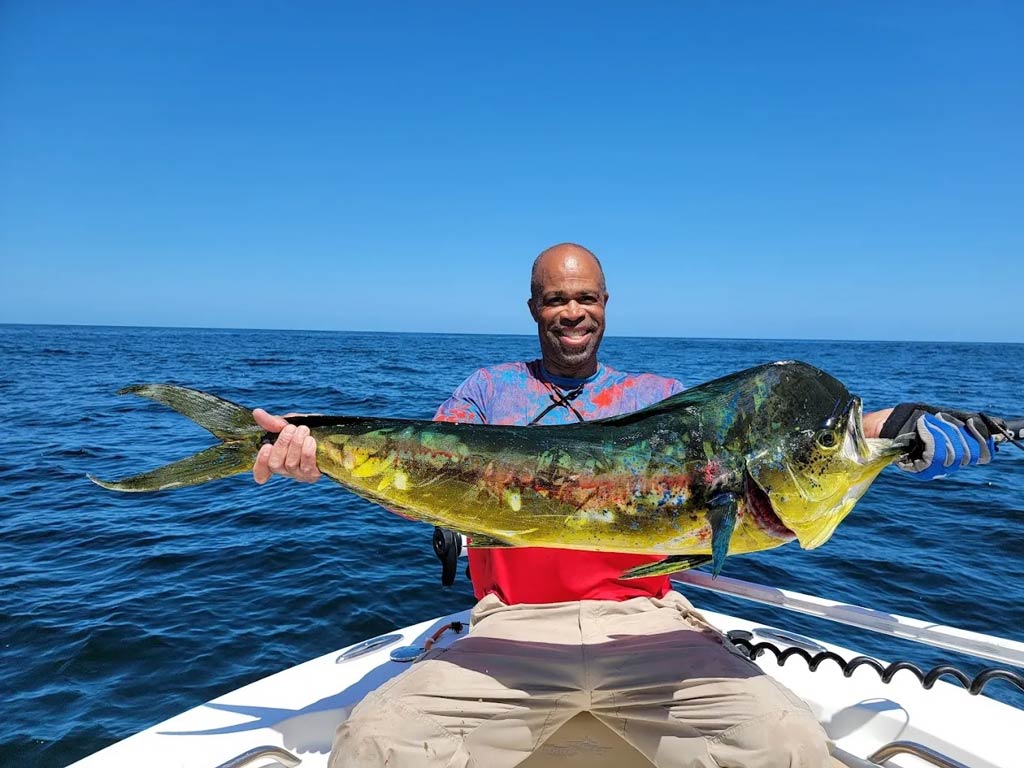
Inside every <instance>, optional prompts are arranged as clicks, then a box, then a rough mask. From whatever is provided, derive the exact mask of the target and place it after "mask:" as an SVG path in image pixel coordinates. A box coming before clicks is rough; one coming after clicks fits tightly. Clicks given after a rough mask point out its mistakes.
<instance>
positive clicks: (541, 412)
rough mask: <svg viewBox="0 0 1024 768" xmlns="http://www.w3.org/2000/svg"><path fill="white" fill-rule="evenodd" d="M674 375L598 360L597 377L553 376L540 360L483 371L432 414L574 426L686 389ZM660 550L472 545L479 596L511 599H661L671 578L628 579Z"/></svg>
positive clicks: (445, 418)
mask: <svg viewBox="0 0 1024 768" xmlns="http://www.w3.org/2000/svg"><path fill="white" fill-rule="evenodd" d="M682 389H683V385H682V384H681V383H680V382H678V381H676V380H675V379H667V378H664V377H661V376H655V375H652V374H648V373H644V374H630V373H623V372H621V371H617V370H615V369H614V368H611V367H609V366H606V365H598V368H597V371H596V372H595V373H594V375H593V376H590V377H589V378H586V379H566V378H562V377H558V376H552V375H550V374H548V373H547V372H546V371H545V370H544V367H543V365H542V364H541V361H539V360H535V361H533V362H530V363H506V364H504V365H496V366H492V367H489V368H481V369H479V370H478V371H476V372H475V373H473V374H472V375H471V376H470V377H469V378H468V379H466V381H464V382H463V383H462V384H461V385H460V386H459V387H458V389H456V390H455V392H454V394H452V396H451V397H450V398H449V399H448V400H446V401H445V402H444V403H442V404H441V407H440V408H438V410H437V413H436V414H435V416H434V419H435V420H437V421H456V422H466V423H477V424H504V425H529V424H572V423H574V422H576V421H590V420H592V419H602V418H607V417H609V416H618V415H619V414H623V413H630V412H632V411H636V410H639V409H641V408H645V407H647V406H648V405H652V404H653V403H656V402H658V401H660V400H664V399H665V398H666V397H669V396H670V395H674V394H676V393H677V392H681V391H682ZM659 559H661V558H660V557H659V556H656V555H636V554H626V553H615V552H584V551H579V550H568V549H552V548H541V547H515V548H509V549H470V551H469V568H470V574H471V576H472V579H473V589H474V592H475V593H476V596H477V598H478V599H479V598H482V597H483V596H484V595H487V594H494V595H497V597H498V598H499V599H501V600H502V601H503V602H505V603H506V604H513V603H557V602H566V601H572V600H626V599H629V598H631V597H638V596H653V597H661V596H663V595H664V594H665V593H666V592H667V591H668V590H669V580H668V577H667V576H656V577H652V578H646V579H631V580H625V579H622V578H620V576H621V574H622V573H623V572H624V571H626V570H627V569H629V568H632V567H634V566H636V565H641V564H644V563H649V562H653V561H656V560H659Z"/></svg>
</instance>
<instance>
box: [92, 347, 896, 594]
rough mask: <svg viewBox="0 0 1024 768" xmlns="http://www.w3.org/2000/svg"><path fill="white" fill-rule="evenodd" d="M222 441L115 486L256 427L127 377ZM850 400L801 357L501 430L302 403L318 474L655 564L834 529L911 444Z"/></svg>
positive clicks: (219, 460)
mask: <svg viewBox="0 0 1024 768" xmlns="http://www.w3.org/2000/svg"><path fill="white" fill-rule="evenodd" d="M121 393H122V394H124V393H131V394H136V395H141V396H143V397H147V398H151V399H153V400H156V401H157V402H160V403H163V404H164V405H167V406H169V407H171V408H174V409H175V410H177V411H179V412H180V413H182V414H184V415H185V416H187V417H189V418H190V419H192V420H194V421H195V422H197V423H198V424H200V425H201V426H203V427H205V428H206V429H207V430H209V431H210V432H211V433H213V435H215V436H216V437H218V438H220V440H221V441H222V442H221V443H219V444H217V445H215V446H213V447H211V448H208V449H207V450H205V451H201V452H200V453H197V454H195V455H193V456H191V457H189V458H186V459H183V460H181V461H178V462H175V463H173V464H168V465H166V466H163V467H160V468H158V469H154V470H152V471H149V472H144V473H142V474H139V475H135V476H133V477H128V478H125V479H123V480H118V481H104V480H97V479H96V478H92V479H93V480H94V481H95V482H97V483H98V484H99V485H101V486H103V487H104V488H109V489H112V490H118V491H156V490H161V489H165V488H177V487H181V486H188V485H197V484H199V483H205V482H207V481H209V480H214V479H217V478H221V477H228V476H230V475H234V474H239V473H242V472H246V471H249V470H251V469H252V466H253V464H254V462H255V459H256V454H257V453H258V451H259V449H260V446H261V444H263V443H264V442H267V441H272V440H273V439H274V437H275V436H274V435H272V434H268V433H266V432H264V430H263V429H262V428H261V427H259V426H258V425H257V424H256V422H255V421H254V420H253V417H252V412H251V411H250V410H249V409H248V408H244V407H242V406H239V405H236V404H234V403H231V402H229V401H226V400H222V399H221V398H218V397H214V396H213V395H210V394H208V393H205V392H200V391H198V390H194V389H188V388H185V387H178V386H172V385H167V384H141V385H137V386H132V387H127V388H125V389H123V390H121ZM861 415H862V414H861V401H860V398H858V397H857V396H855V395H852V394H850V392H849V391H847V389H846V387H845V386H844V385H843V384H842V383H841V382H839V381H838V380H837V379H835V378H833V377H832V376H830V375H829V374H827V373H825V372H824V371H821V370H819V369H817V368H815V367H813V366H811V365H807V364H806V363H801V362H793V361H791V362H780V363H771V364H768V365H762V366H758V367H755V368H750V369H748V370H745V371H740V372H738V373H734V374H732V375H729V376H725V377H723V378H719V379H716V380H714V381H711V382H708V383H706V384H703V385H700V386H697V387H694V388H692V389H689V390H686V391H684V392H682V393H680V394H678V395H674V396H673V397H669V398H668V399H666V400H663V401H661V402H659V403H656V404H655V405H652V406H650V407H648V408H644V409H643V410H640V411H636V412H634V413H630V414H627V415H623V416H615V417H613V418H607V419H601V420H596V421H589V422H585V423H579V424H568V425H558V426H532V427H515V426H495V425H486V424H483V425H481V424H455V423H447V422H434V421H418V420H409V419H389V418H373V417H355V416H298V417H289V418H288V421H289V422H291V423H293V424H297V425H301V424H305V425H307V426H308V427H309V429H310V433H311V434H312V436H313V437H314V438H315V439H316V443H317V452H316V460H317V465H318V466H319V468H320V470H321V472H323V473H324V474H326V475H327V476H329V477H331V478H332V479H334V480H336V481H337V482H339V483H341V484H342V485H343V486H345V487H346V488H348V489H349V490H350V491H353V492H354V493H356V494H358V495H360V496H362V497H364V498H366V499H369V500H370V501H373V502H375V503H377V504H379V505H380V506H382V507H384V508H386V509H388V510H391V511H393V512H397V513H399V514H401V515H403V516H405V517H409V518H413V519H417V520H422V521H425V522H428V523H432V524H434V525H436V526H440V527H444V528H449V529H453V530H456V531H460V532H462V533H464V534H467V535H468V536H469V537H470V545H471V546H474V547H558V548H566V549H581V550H595V551H608V552H633V553H642V554H653V555H665V556H666V558H665V559H664V560H661V561H657V562H655V563H652V564H647V565H642V566H639V567H637V568H633V569H631V570H630V571H627V572H626V573H625V574H624V575H625V576H626V577H628V578H635V577H640V576H651V575H656V574H662V573H671V572H673V571H677V570H682V569H685V568H690V567H694V566H697V565H702V564H704V563H707V562H710V563H711V564H712V570H713V573H714V575H716V576H717V575H718V573H719V571H720V570H721V568H722V564H723V562H724V560H725V558H726V556H727V555H736V554H742V553H746V552H755V551H759V550H765V549H771V548H773V547H777V546H780V545H782V544H785V543H787V542H790V541H793V540H796V541H798V542H799V544H800V546H802V547H804V548H806V549H811V548H814V547H818V546H820V545H821V544H823V543H824V542H825V541H827V540H828V539H829V537H830V536H831V535H832V533H833V532H834V531H835V529H836V526H838V525H839V523H840V522H841V521H842V520H843V518H845V517H846V515H848V514H849V513H850V510H852V509H853V507H854V505H855V504H856V503H857V501H858V499H860V497H861V496H862V495H863V494H864V492H865V491H866V490H867V489H868V486H869V485H870V484H871V482H872V481H873V480H874V479H875V477H877V475H878V473H879V472H881V471H882V470H883V469H884V468H885V467H886V466H888V465H889V464H890V463H892V462H893V461H895V460H896V459H897V458H898V457H899V456H900V455H901V454H902V453H903V452H904V451H905V450H906V448H905V445H903V444H901V443H900V442H899V441H892V440H882V439H868V438H865V436H864V430H863V427H862V423H861Z"/></svg>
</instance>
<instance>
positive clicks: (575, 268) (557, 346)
mask: <svg viewBox="0 0 1024 768" xmlns="http://www.w3.org/2000/svg"><path fill="white" fill-rule="evenodd" d="M538 266H539V268H538V272H537V274H536V277H538V278H539V286H538V288H539V290H538V291H536V293H535V294H534V296H533V297H532V298H531V299H530V301H529V307H530V313H531V314H532V315H533V319H534V320H536V321H537V333H538V335H539V337H540V348H541V352H542V354H543V357H544V367H545V368H547V370H548V372H549V373H552V374H554V375H556V376H565V377H568V378H585V377H586V376H590V375H591V374H592V373H594V371H596V370H597V348H598V346H599V345H600V344H601V337H603V336H604V308H605V303H606V302H607V301H608V294H607V293H606V292H605V290H604V287H603V280H602V276H601V269H600V267H599V266H598V265H597V263H596V262H595V261H594V260H593V258H591V257H590V256H589V255H587V254H579V253H574V252H569V253H564V254H549V255H548V256H546V257H545V258H544V260H543V261H542V262H541V264H539V265H538Z"/></svg>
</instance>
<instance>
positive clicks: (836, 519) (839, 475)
mask: <svg viewBox="0 0 1024 768" xmlns="http://www.w3.org/2000/svg"><path fill="white" fill-rule="evenodd" d="M804 368H805V369H808V370H806V371H804V374H805V375H801V376H800V377H799V378H798V379H796V380H794V382H793V383H792V387H791V388H787V387H785V386H782V387H780V388H779V392H778V395H779V399H780V400H781V401H782V405H780V406H779V407H778V408H777V409H776V411H775V414H774V419H775V425H776V429H773V431H772V436H771V438H770V439H768V440H766V441H765V447H764V449H763V450H761V451H758V452H756V453H753V454H752V455H750V456H749V458H748V460H747V472H748V474H749V477H750V479H751V480H752V481H753V483H754V486H753V491H754V493H759V492H760V493H763V497H767V499H768V501H769V502H770V504H771V507H772V511H773V512H774V513H775V515H776V516H777V517H778V519H779V520H780V521H781V522H782V524H783V525H784V526H785V527H786V528H787V529H789V531H791V532H792V533H793V534H794V535H795V536H796V538H797V540H798V541H799V542H800V546H802V547H804V548H805V549H813V548H814V547H818V546H820V545H822V544H824V543H825V542H826V541H828V539H829V537H831V536H832V533H833V532H834V531H835V529H836V527H837V526H838V525H839V523H841V522H842V521H843V519H844V518H845V517H846V516H847V515H848V514H849V513H850V510H852V509H853V507H854V505H855V504H856V503H857V501H858V500H859V499H860V497H861V496H863V495H864V492H865V491H867V489H868V487H869V486H870V485H871V483H872V482H873V481H874V479H875V478H876V477H877V476H878V473H879V472H881V471H882V470H883V469H885V467H887V466H888V465H889V464H891V463H892V462H893V461H895V460H896V458H897V457H898V456H899V454H900V450H901V449H900V448H899V447H897V446H895V445H894V444H893V442H892V441H891V440H876V439H868V438H865V436H864V426H863V423H862V421H861V417H862V410H861V401H860V398H859V397H857V396H856V395H852V394H850V393H849V392H848V391H847V389H846V387H845V386H844V385H843V384H842V383H841V382H839V381H838V380H836V379H834V378H833V377H831V376H829V375H828V374H827V373H825V372H823V371H819V370H818V369H816V368H812V367H811V366H804ZM763 497H762V498H763Z"/></svg>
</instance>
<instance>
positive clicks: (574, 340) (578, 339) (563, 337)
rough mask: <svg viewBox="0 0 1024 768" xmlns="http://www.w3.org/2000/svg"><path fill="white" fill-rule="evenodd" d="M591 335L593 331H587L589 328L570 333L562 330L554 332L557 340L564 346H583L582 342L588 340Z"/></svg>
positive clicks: (584, 342)
mask: <svg viewBox="0 0 1024 768" xmlns="http://www.w3.org/2000/svg"><path fill="white" fill-rule="evenodd" d="M593 335H594V333H593V331H589V330H587V331H572V332H570V333H566V332H564V331H562V332H560V333H557V334H556V336H557V337H558V340H559V342H560V343H562V344H565V345H566V346H570V347H574V346H576V347H578V346H583V345H584V344H586V343H587V342H588V341H589V340H590V338H591V336H593Z"/></svg>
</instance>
